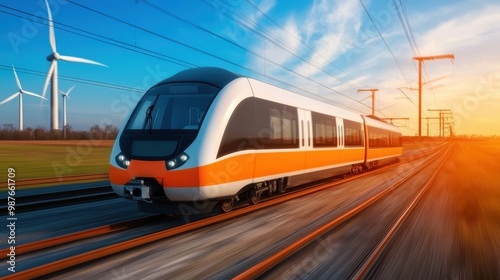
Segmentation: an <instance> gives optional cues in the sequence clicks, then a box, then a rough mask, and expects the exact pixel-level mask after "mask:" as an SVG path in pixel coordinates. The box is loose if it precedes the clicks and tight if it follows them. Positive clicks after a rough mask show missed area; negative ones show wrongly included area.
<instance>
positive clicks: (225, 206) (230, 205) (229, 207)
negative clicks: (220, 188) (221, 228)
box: [219, 199, 234, 213]
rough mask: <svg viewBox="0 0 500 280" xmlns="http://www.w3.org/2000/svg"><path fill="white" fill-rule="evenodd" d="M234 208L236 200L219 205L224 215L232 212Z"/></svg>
mask: <svg viewBox="0 0 500 280" xmlns="http://www.w3.org/2000/svg"><path fill="white" fill-rule="evenodd" d="M233 206H234V199H228V200H224V201H222V202H220V203H219V208H220V210H221V211H222V212H224V213H228V212H229V211H231V210H232V209H233Z"/></svg>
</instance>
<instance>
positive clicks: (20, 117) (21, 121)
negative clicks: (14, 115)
mask: <svg viewBox="0 0 500 280" xmlns="http://www.w3.org/2000/svg"><path fill="white" fill-rule="evenodd" d="M12 70H14V76H15V77H16V83H17V87H18V88H19V91H18V92H16V93H14V94H13V95H11V96H9V97H8V98H7V99H5V100H4V101H2V102H0V105H2V104H5V103H7V102H9V101H11V100H12V99H14V98H16V97H17V96H19V131H23V94H27V95H31V96H35V97H38V98H42V99H45V100H47V99H46V98H45V97H42V96H40V95H38V94H36V93H33V92H29V91H26V90H23V87H22V86H21V82H20V81H19V78H18V77H17V73H16V68H14V65H12Z"/></svg>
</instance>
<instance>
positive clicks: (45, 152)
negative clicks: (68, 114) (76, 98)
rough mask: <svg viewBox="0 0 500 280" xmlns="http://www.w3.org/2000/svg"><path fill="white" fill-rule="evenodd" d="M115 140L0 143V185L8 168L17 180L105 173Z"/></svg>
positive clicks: (5, 178) (4, 179)
mask: <svg viewBox="0 0 500 280" xmlns="http://www.w3.org/2000/svg"><path fill="white" fill-rule="evenodd" d="M112 145H113V141H109V140H68V141H0V182H3V181H6V180H7V169H8V168H14V169H15V170H16V179H17V180H24V179H33V178H46V177H50V178H53V177H61V176H62V177H64V176H68V175H78V174H91V173H106V172H108V163H109V155H110V153H111V147H112Z"/></svg>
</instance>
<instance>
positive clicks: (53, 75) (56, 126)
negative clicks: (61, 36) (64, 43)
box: [42, 0, 107, 130]
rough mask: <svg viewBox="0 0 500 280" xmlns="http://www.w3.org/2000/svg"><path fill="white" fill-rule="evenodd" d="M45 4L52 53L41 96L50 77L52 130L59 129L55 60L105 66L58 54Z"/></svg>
mask: <svg viewBox="0 0 500 280" xmlns="http://www.w3.org/2000/svg"><path fill="white" fill-rule="evenodd" d="M45 5H46V6H47V13H48V15H49V40H50V47H51V48H52V53H51V54H50V55H49V56H47V60H48V61H50V62H51V64H50V68H49V72H48V74H47V79H45V84H44V86H43V94H42V96H43V97H45V93H46V91H47V87H48V85H49V80H50V79H51V78H52V81H51V86H52V94H51V102H50V112H51V121H50V128H51V129H52V130H56V129H59V119H58V106H57V104H58V103H57V101H58V100H57V81H58V80H57V61H58V60H64V61H70V62H81V63H88V64H95V65H100V66H104V67H107V66H106V65H104V64H102V63H99V62H96V61H93V60H90V59H85V58H79V57H73V56H66V55H60V54H59V53H58V52H57V49H56V38H55V35H54V22H53V21H52V14H51V12H50V7H49V3H48V2H47V0H45Z"/></svg>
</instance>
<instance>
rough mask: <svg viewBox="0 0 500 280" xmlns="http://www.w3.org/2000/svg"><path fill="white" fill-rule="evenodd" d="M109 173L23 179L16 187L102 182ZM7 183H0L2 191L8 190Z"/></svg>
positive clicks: (18, 181) (107, 177)
mask: <svg viewBox="0 0 500 280" xmlns="http://www.w3.org/2000/svg"><path fill="white" fill-rule="evenodd" d="M108 179H109V175H108V173H96V174H79V175H69V176H64V177H48V178H35V179H23V180H16V186H17V187H18V188H19V187H22V188H26V187H34V186H45V185H54V184H68V183H76V182H86V181H101V180H108ZM6 186H7V182H6V181H2V182H0V191H6V190H7V187H6Z"/></svg>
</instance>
